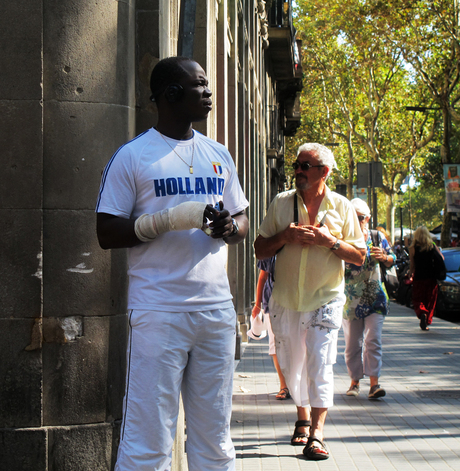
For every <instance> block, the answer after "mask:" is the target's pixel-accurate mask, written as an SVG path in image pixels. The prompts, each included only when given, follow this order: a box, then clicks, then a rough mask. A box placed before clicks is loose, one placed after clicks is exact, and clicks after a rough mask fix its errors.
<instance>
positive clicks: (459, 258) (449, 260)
mask: <svg viewBox="0 0 460 471" xmlns="http://www.w3.org/2000/svg"><path fill="white" fill-rule="evenodd" d="M443 255H444V263H445V264H446V270H447V271H459V270H458V269H459V267H460V250H458V251H457V250H455V251H452V252H447V251H446V252H443Z"/></svg>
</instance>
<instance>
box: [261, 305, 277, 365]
mask: <svg viewBox="0 0 460 471" xmlns="http://www.w3.org/2000/svg"><path fill="white" fill-rule="evenodd" d="M264 316H265V326H266V327H267V333H268V354H269V355H272V356H273V355H276V346H275V335H274V334H273V330H272V324H271V322H270V314H269V313H268V312H265V313H264Z"/></svg>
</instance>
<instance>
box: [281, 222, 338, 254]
mask: <svg viewBox="0 0 460 471" xmlns="http://www.w3.org/2000/svg"><path fill="white" fill-rule="evenodd" d="M285 237H286V241H287V243H288V244H299V245H301V246H302V247H306V246H307V245H322V246H323V247H328V248H330V247H332V246H333V245H334V242H335V237H334V236H333V235H332V234H331V233H330V232H329V229H328V227H327V226H321V227H315V226H309V225H305V226H296V225H295V224H294V223H291V224H290V225H289V227H287V228H286V229H285Z"/></svg>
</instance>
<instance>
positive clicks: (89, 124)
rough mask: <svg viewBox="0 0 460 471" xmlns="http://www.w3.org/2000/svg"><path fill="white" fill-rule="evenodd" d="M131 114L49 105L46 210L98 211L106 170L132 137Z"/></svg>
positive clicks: (100, 106) (84, 105)
mask: <svg viewBox="0 0 460 471" xmlns="http://www.w3.org/2000/svg"><path fill="white" fill-rule="evenodd" d="M133 113H134V111H133V110H131V109H130V108H127V107H121V106H116V105H108V104H95V103H69V102H67V103H59V102H47V103H46V104H45V109H44V122H45V124H44V126H45V128H46V129H47V132H46V134H45V137H44V146H45V147H44V148H45V152H44V173H43V182H44V183H43V184H44V195H43V199H44V207H45V208H47V209H54V208H57V209H91V210H94V208H95V207H96V202H97V197H98V194H99V187H100V184H101V176H102V172H103V170H104V167H105V166H106V164H107V162H108V161H109V160H110V158H111V157H112V154H113V153H114V152H115V151H116V150H117V149H118V148H119V147H120V146H121V145H122V144H124V143H125V142H126V141H128V140H129V139H130V138H132V137H134V128H132V127H130V122H133V119H132V118H133ZM62 136H65V139H63V138H62Z"/></svg>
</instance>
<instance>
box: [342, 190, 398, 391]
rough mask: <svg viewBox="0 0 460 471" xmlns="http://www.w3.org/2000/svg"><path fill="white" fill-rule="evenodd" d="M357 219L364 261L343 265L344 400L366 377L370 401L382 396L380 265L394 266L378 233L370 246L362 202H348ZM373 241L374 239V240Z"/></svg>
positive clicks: (384, 298)
mask: <svg viewBox="0 0 460 471" xmlns="http://www.w3.org/2000/svg"><path fill="white" fill-rule="evenodd" d="M351 203H352V205H353V207H354V208H355V211H356V214H357V215H358V219H359V223H360V226H361V230H362V232H363V235H364V239H365V240H366V243H367V255H366V260H365V262H364V264H363V265H362V266H360V267H359V266H355V265H353V264H351V263H346V264H345V295H346V297H347V300H346V303H345V307H344V309H343V317H344V319H343V323H342V325H343V332H344V336H345V362H346V365H347V369H348V374H349V375H350V378H351V385H350V388H349V389H348V391H347V396H357V395H358V394H359V381H360V379H362V378H363V377H364V375H366V376H369V379H370V386H371V387H370V390H369V395H368V397H369V399H377V398H379V397H383V396H385V394H386V392H385V390H384V389H383V388H381V387H380V385H379V376H380V369H381V367H382V327H383V321H384V319H385V315H386V314H387V313H388V310H389V298H388V294H387V292H386V289H385V286H384V284H383V280H382V277H381V274H380V264H383V265H384V266H385V267H387V268H389V267H391V266H392V265H393V263H394V262H395V259H396V257H395V256H394V254H393V252H392V250H391V247H390V244H389V243H388V241H387V240H386V238H385V236H384V235H383V234H382V233H381V232H376V235H377V236H378V241H379V244H378V247H376V246H375V245H374V244H373V242H372V234H371V232H370V231H369V228H368V223H369V220H370V210H369V206H368V205H367V204H366V203H365V202H364V201H363V200H361V199H359V198H355V199H353V200H352V201H351ZM374 239H375V240H376V239H377V238H376V237H374Z"/></svg>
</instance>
